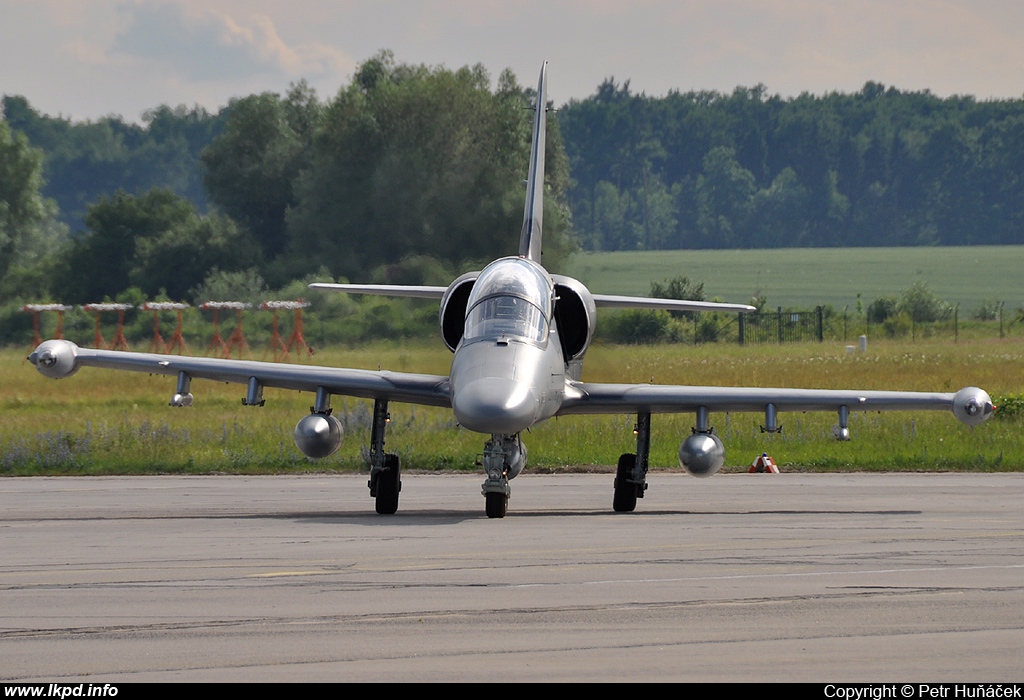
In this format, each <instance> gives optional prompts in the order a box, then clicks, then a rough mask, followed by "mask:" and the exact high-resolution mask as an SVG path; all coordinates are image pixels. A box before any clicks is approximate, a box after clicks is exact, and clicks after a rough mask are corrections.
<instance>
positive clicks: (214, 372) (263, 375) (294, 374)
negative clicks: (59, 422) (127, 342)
mask: <svg viewBox="0 0 1024 700" xmlns="http://www.w3.org/2000/svg"><path fill="white" fill-rule="evenodd" d="M29 361H30V362H32V364H33V365H35V366H36V368H37V369H39V371H40V372H42V373H43V374H45V375H47V376H50V377H54V378H58V379H59V378H61V377H67V376H70V375H71V374H74V373H75V372H76V371H77V370H78V369H79V368H80V367H102V368H105V369H119V370H128V371H131V372H148V373H150V374H167V375H172V376H175V375H178V374H180V373H182V372H184V373H185V374H186V375H188V377H189V378H190V379H211V380H213V381H218V382H232V383H236V384H249V383H250V382H251V380H253V379H255V380H256V382H258V383H259V384H260V385H261V386H264V387H274V388H278V389H293V390H295V391H309V392H313V393H316V391H317V389H318V388H320V387H323V388H325V389H327V390H328V391H330V393H332V394H337V395H342V396H355V397H358V398H364V399H385V400H388V401H401V402H406V403H416V404H423V405H427V406H442V407H450V406H451V392H450V391H449V379H448V377H447V376H440V375H433V374H411V373H407V372H386V371H373V370H364V369H343V368H336V367H316V366H310V365H292V364H281V363H276V362H255V361H251V360H223V359H218V358H211V357H182V356H178V355H154V354H150V353H141V352H121V351H117V350H93V349H91V348H81V347H78V346H77V345H75V344H74V343H72V342H69V341H66V340H49V341H47V342H45V343H43V344H42V345H40V346H39V347H38V348H36V350H35V351H34V352H33V353H32V354H31V355H29Z"/></svg>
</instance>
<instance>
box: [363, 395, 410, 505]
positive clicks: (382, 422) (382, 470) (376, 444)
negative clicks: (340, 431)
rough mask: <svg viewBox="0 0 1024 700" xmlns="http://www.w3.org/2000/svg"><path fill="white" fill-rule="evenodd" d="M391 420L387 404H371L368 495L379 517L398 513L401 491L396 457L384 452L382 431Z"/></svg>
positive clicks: (400, 474)
mask: <svg viewBox="0 0 1024 700" xmlns="http://www.w3.org/2000/svg"><path fill="white" fill-rule="evenodd" d="M390 419H391V416H390V414H389V413H388V402H387V401H384V400H381V399H377V400H376V401H374V402H373V427H372V428H371V431H370V481H369V482H368V484H367V485H368V486H369V487H370V495H371V496H373V497H374V498H375V499H376V509H377V512H378V513H380V514H381V515H394V514H395V513H396V512H397V511H398V494H399V493H400V492H401V491H402V468H401V463H400V462H399V459H398V455H394V454H386V453H385V452H384V431H385V429H386V428H387V424H388V421H389V420H390Z"/></svg>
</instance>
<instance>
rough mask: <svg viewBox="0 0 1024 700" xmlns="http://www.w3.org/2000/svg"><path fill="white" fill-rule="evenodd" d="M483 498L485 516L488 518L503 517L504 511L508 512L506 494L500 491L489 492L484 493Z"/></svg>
mask: <svg viewBox="0 0 1024 700" xmlns="http://www.w3.org/2000/svg"><path fill="white" fill-rule="evenodd" d="M484 498H486V499H487V517H488V518H504V517H505V513H507V512H508V496H506V495H505V494H503V493H500V492H497V491H495V492H491V493H486V494H484Z"/></svg>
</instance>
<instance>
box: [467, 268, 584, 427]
mask: <svg viewBox="0 0 1024 700" xmlns="http://www.w3.org/2000/svg"><path fill="white" fill-rule="evenodd" d="M553 300H554V284H553V282H552V281H551V278H550V276H548V274H547V272H546V271H545V270H544V268H543V267H541V266H540V265H539V264H537V263H535V262H533V261H530V260H527V259H524V258H502V259H501V260H497V261H495V262H493V263H491V264H490V265H488V266H487V267H486V268H484V270H483V271H482V272H481V273H480V276H479V278H478V279H477V282H476V285H475V286H474V289H473V292H472V294H471V295H470V299H469V303H468V304H467V314H466V329H465V333H464V335H463V339H462V341H461V342H460V343H459V345H458V347H456V349H455V356H454V358H453V359H452V369H451V375H450V376H451V397H452V409H453V411H454V412H455V418H456V420H457V421H458V422H459V424H460V425H462V426H463V427H465V428H468V429H469V430H474V431H476V432H480V433H487V434H498V435H515V434H516V433H518V432H520V431H522V430H525V429H526V428H529V427H530V426H532V425H534V424H536V423H538V422H540V421H542V420H546V419H547V418H550V417H551V416H553V415H554V414H555V413H556V412H557V411H558V409H559V408H560V407H561V405H562V399H563V397H564V395H565V358H564V357H563V356H562V348H561V344H560V343H559V342H558V329H557V327H556V326H555V323H554V319H553V313H552V307H553Z"/></svg>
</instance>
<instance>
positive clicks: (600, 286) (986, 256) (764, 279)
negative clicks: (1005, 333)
mask: <svg viewBox="0 0 1024 700" xmlns="http://www.w3.org/2000/svg"><path fill="white" fill-rule="evenodd" d="M567 274H569V275H572V276H574V277H576V278H578V279H579V280H580V281H581V282H583V283H584V284H586V285H587V287H588V288H589V289H590V290H591V291H592V292H597V293H604V294H646V293H647V292H649V291H650V284H651V281H652V280H653V281H659V282H660V281H662V280H665V279H668V278H671V277H676V276H680V275H685V276H687V277H689V278H690V279H691V280H692V281H694V282H700V281H703V282H704V291H705V293H706V294H707V296H708V298H711V297H712V296H717V297H721V298H722V299H723V300H725V301H733V302H744V301H747V300H748V299H750V298H751V296H753V295H754V294H755V293H757V292H760V293H761V294H763V295H765V296H766V297H767V298H768V307H769V308H775V307H776V306H783V307H792V308H813V307H815V306H817V305H819V304H831V305H832V306H833V307H834V308H835V309H836V310H838V311H841V310H842V309H843V307H845V306H847V305H849V307H850V309H851V310H852V309H853V308H854V307H855V306H856V303H857V295H858V294H860V295H861V298H862V300H863V304H864V306H865V307H866V306H867V305H868V304H869V303H870V302H871V301H873V300H874V299H877V298H878V297H880V296H884V295H889V294H892V295H898V294H899V292H900V291H901V290H903V289H906V288H907V287H910V286H911V285H913V284H914V282H916V281H918V280H922V281H924V282H926V283H927V284H928V286H929V287H931V289H932V291H933V292H935V294H936V295H937V296H938V297H939V298H941V299H943V300H945V301H948V302H951V303H953V304H960V308H961V309H962V310H964V311H966V312H968V313H969V312H970V311H971V310H972V309H974V308H975V307H976V306H978V305H980V304H981V303H982V302H988V301H1002V302H1006V308H1007V309H1008V310H1015V309H1017V308H1018V307H1020V306H1024V246H976V247H962V248H951V247H934V248H929V247H916V248H799V249H772V250H689V251H687V250H663V251H662V250H659V251H637V252H614V253H579V254H577V255H575V256H574V257H573V258H572V259H571V260H570V262H569V266H568V269H567Z"/></svg>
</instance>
